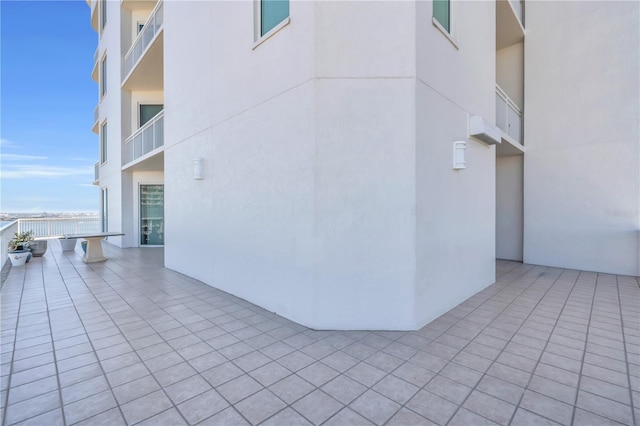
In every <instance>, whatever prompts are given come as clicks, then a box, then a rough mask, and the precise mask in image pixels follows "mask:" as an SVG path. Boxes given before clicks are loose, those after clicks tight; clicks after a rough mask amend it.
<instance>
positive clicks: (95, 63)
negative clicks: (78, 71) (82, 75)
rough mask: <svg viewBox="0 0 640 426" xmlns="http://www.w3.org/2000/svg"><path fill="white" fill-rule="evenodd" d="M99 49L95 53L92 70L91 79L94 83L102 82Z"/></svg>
mask: <svg viewBox="0 0 640 426" xmlns="http://www.w3.org/2000/svg"><path fill="white" fill-rule="evenodd" d="M98 49H99V48H98V47H97V48H96V51H95V52H94V53H93V69H92V70H91V79H92V80H93V81H95V82H96V83H99V82H100V75H99V72H98V68H99V66H98V63H99V56H98Z"/></svg>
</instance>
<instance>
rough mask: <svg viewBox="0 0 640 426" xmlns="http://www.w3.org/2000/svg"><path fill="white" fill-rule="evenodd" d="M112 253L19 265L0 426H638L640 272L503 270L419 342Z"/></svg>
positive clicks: (501, 264)
mask: <svg viewBox="0 0 640 426" xmlns="http://www.w3.org/2000/svg"><path fill="white" fill-rule="evenodd" d="M107 255H108V256H109V257H110V260H109V261H107V262H106V263H103V264H93V265H89V266H88V265H85V264H83V263H82V261H81V260H80V258H79V256H78V254H76V253H72V254H67V253H62V252H61V251H60V246H59V244H58V242H57V241H51V242H50V244H49V251H48V252H47V254H46V256H45V257H44V258H40V259H33V260H32V261H31V262H30V263H29V264H28V265H26V266H25V267H17V268H13V269H12V271H11V273H10V274H9V276H8V278H7V281H6V282H5V284H4V286H3V288H2V342H1V343H2V345H1V347H2V365H1V373H2V382H1V384H2V386H1V390H2V394H1V398H2V406H3V411H2V416H3V417H2V419H3V424H7V425H11V424H16V423H21V422H23V423H25V424H36V425H47V426H48V425H56V424H69V425H71V424H77V423H81V424H91V425H98V424H110V425H111V424H113V425H117V424H137V423H140V422H142V423H143V424H150V425H161V424H171V425H173V424H220V425H240V424H265V425H267V424H268V425H307V424H327V425H347V424H378V425H382V424H386V425H414V424H415V425H418V424H440V425H444V424H452V425H453V424H455V425H476V424H493V423H494V422H495V423H498V424H536V425H543V424H555V423H554V422H557V423H560V424H576V425H591V424H592V425H603V424H609V423H613V424H616V422H618V423H623V424H634V419H635V422H640V409H639V408H640V317H639V313H640V290H639V281H638V278H636V277H627V276H615V275H604V274H596V273H590V272H580V271H573V270H562V269H556V268H548V267H541V266H532V265H523V264H520V263H516V262H505V261H498V262H497V269H498V280H497V282H496V283H495V284H493V285H492V286H490V287H489V288H487V289H486V290H484V291H482V292H481V293H479V294H477V295H476V296H474V297H472V298H470V299H469V300H467V301H465V302H464V303H462V304H461V305H459V306H458V307H456V308H455V309H453V310H452V311H450V312H448V313H447V314H445V315H443V316H442V317H440V318H439V319H437V320H436V321H434V322H432V323H430V324H428V325H427V326H426V327H424V328H423V329H421V330H420V331H416V332H374V331H371V332H362V331H347V332H333V331H314V330H309V329H307V328H305V327H302V326H300V325H298V324H295V323H293V322H291V321H288V320H286V319H284V318H281V317H278V316H277V315H274V314H272V313H269V312H267V311H265V310H263V309H261V308H259V307H257V306H254V305H252V304H250V303H248V302H246V301H243V300H241V299H238V298H235V297H233V296H230V295H228V294H226V293H223V292H221V291H219V290H216V289H214V288H211V287H208V286H206V285H204V284H202V283H200V282H198V281H195V280H193V279H190V278H187V277H185V276H183V275H180V274H177V273H175V272H172V271H170V270H167V269H164V268H162V256H163V253H162V250H161V249H148V250H143V249H127V250H118V249H113V248H109V249H108V250H107ZM632 407H634V408H632ZM634 410H635V411H634Z"/></svg>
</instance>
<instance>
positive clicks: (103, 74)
mask: <svg viewBox="0 0 640 426" xmlns="http://www.w3.org/2000/svg"><path fill="white" fill-rule="evenodd" d="M106 93H107V56H106V55H105V57H104V58H102V62H101V63H100V96H104V95H105V94H106Z"/></svg>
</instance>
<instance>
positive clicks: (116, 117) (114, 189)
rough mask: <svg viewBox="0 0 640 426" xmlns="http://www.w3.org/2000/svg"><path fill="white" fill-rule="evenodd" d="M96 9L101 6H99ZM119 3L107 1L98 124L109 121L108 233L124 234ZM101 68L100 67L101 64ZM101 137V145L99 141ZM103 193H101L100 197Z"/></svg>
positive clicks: (103, 170) (103, 171)
mask: <svg viewBox="0 0 640 426" xmlns="http://www.w3.org/2000/svg"><path fill="white" fill-rule="evenodd" d="M96 7H100V6H99V5H98V6H96ZM121 18H122V15H121V13H120V4H119V3H118V2H111V1H109V2H107V24H106V25H105V28H104V30H103V32H102V35H101V36H100V37H99V44H98V46H99V57H100V58H102V57H103V55H104V53H105V52H106V54H107V92H106V94H105V96H104V97H102V99H101V101H100V108H99V123H100V127H102V124H103V122H104V121H105V120H107V138H108V142H107V162H106V163H104V164H103V165H102V166H101V167H100V188H105V187H106V188H108V191H109V211H108V218H109V231H114V232H117V231H122V230H123V227H124V226H125V224H124V223H123V220H124V221H126V219H124V218H123V211H126V209H127V205H126V201H125V200H124V199H123V197H122V191H123V185H124V182H123V175H122V173H121V166H122V140H123V139H122V133H123V128H122V121H121V119H120V118H121V111H122V91H121V89H120V84H121V77H122V76H121V58H122V52H121V39H120V27H121ZM98 66H100V64H99V65H98ZM96 90H97V93H98V99H100V85H99V84H98V85H97V89H96ZM99 138H100V136H98V146H99V140H100V139H99ZM101 196H102V194H101V193H99V195H98V197H101ZM109 242H110V243H111V244H115V245H117V246H120V247H121V246H123V245H122V238H121V237H112V238H110V239H109Z"/></svg>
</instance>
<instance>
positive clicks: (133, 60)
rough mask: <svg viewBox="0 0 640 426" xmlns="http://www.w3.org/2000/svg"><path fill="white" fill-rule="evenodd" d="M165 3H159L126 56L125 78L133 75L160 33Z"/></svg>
mask: <svg viewBox="0 0 640 426" xmlns="http://www.w3.org/2000/svg"><path fill="white" fill-rule="evenodd" d="M163 10H164V9H163V2H162V1H159V2H158V4H157V5H156V7H155V8H154V9H153V11H152V12H151V15H150V16H149V19H147V22H145V23H144V27H143V28H142V31H140V33H139V34H138V37H136V39H135V40H134V41H133V45H132V46H131V49H129V51H128V52H127V54H126V55H125V56H124V76H125V78H126V77H127V76H128V75H129V74H130V73H131V71H132V70H133V68H134V66H135V65H136V64H137V63H138V61H139V60H140V58H141V57H142V55H143V54H144V52H145V51H146V50H147V47H149V44H151V41H152V40H153V39H154V37H155V36H156V34H157V33H158V32H159V31H160V27H162V23H163V21H164V18H163Z"/></svg>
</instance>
